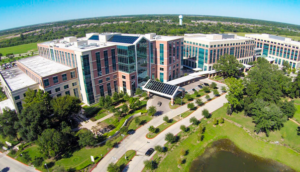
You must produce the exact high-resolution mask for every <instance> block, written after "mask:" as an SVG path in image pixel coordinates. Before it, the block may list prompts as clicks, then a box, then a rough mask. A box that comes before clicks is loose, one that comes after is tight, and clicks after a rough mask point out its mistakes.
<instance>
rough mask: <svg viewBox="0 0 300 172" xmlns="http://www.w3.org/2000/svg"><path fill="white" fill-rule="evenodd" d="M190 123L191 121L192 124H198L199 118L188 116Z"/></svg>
mask: <svg viewBox="0 0 300 172" xmlns="http://www.w3.org/2000/svg"><path fill="white" fill-rule="evenodd" d="M190 123H192V124H193V125H198V124H199V120H198V119H197V118H196V117H192V118H190Z"/></svg>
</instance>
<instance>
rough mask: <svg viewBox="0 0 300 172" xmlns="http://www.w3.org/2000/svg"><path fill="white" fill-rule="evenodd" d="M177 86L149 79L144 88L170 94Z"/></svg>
mask: <svg viewBox="0 0 300 172" xmlns="http://www.w3.org/2000/svg"><path fill="white" fill-rule="evenodd" d="M177 87H178V86H174V85H169V84H165V83H161V82H157V81H154V80H150V81H149V82H148V83H147V85H145V87H144V88H146V89H149V90H153V91H157V92H160V93H164V94H167V95H170V96H172V95H173V94H174V92H175V91H176V89H177Z"/></svg>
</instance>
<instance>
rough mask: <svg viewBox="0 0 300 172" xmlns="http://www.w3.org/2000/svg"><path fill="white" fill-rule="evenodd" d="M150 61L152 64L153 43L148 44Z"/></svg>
mask: <svg viewBox="0 0 300 172" xmlns="http://www.w3.org/2000/svg"><path fill="white" fill-rule="evenodd" d="M150 61H151V63H152V64H153V63H154V56H153V43H151V44H150Z"/></svg>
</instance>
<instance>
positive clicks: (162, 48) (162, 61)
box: [159, 44, 164, 65]
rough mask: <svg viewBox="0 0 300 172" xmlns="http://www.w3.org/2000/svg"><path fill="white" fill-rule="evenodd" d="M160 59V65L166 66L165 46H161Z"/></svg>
mask: <svg viewBox="0 0 300 172" xmlns="http://www.w3.org/2000/svg"><path fill="white" fill-rule="evenodd" d="M159 57H160V64H161V65H163V64H164V44H159Z"/></svg>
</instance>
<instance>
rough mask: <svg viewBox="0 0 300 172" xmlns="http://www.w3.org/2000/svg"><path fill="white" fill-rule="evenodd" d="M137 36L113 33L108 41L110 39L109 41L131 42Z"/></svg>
mask: <svg viewBox="0 0 300 172" xmlns="http://www.w3.org/2000/svg"><path fill="white" fill-rule="evenodd" d="M138 38H139V37H137V36H122V35H114V36H113V37H112V38H110V39H109V40H108V41H110V42H120V43H127V44H133V43H134V42H135V41H136V40H137V39H138Z"/></svg>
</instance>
